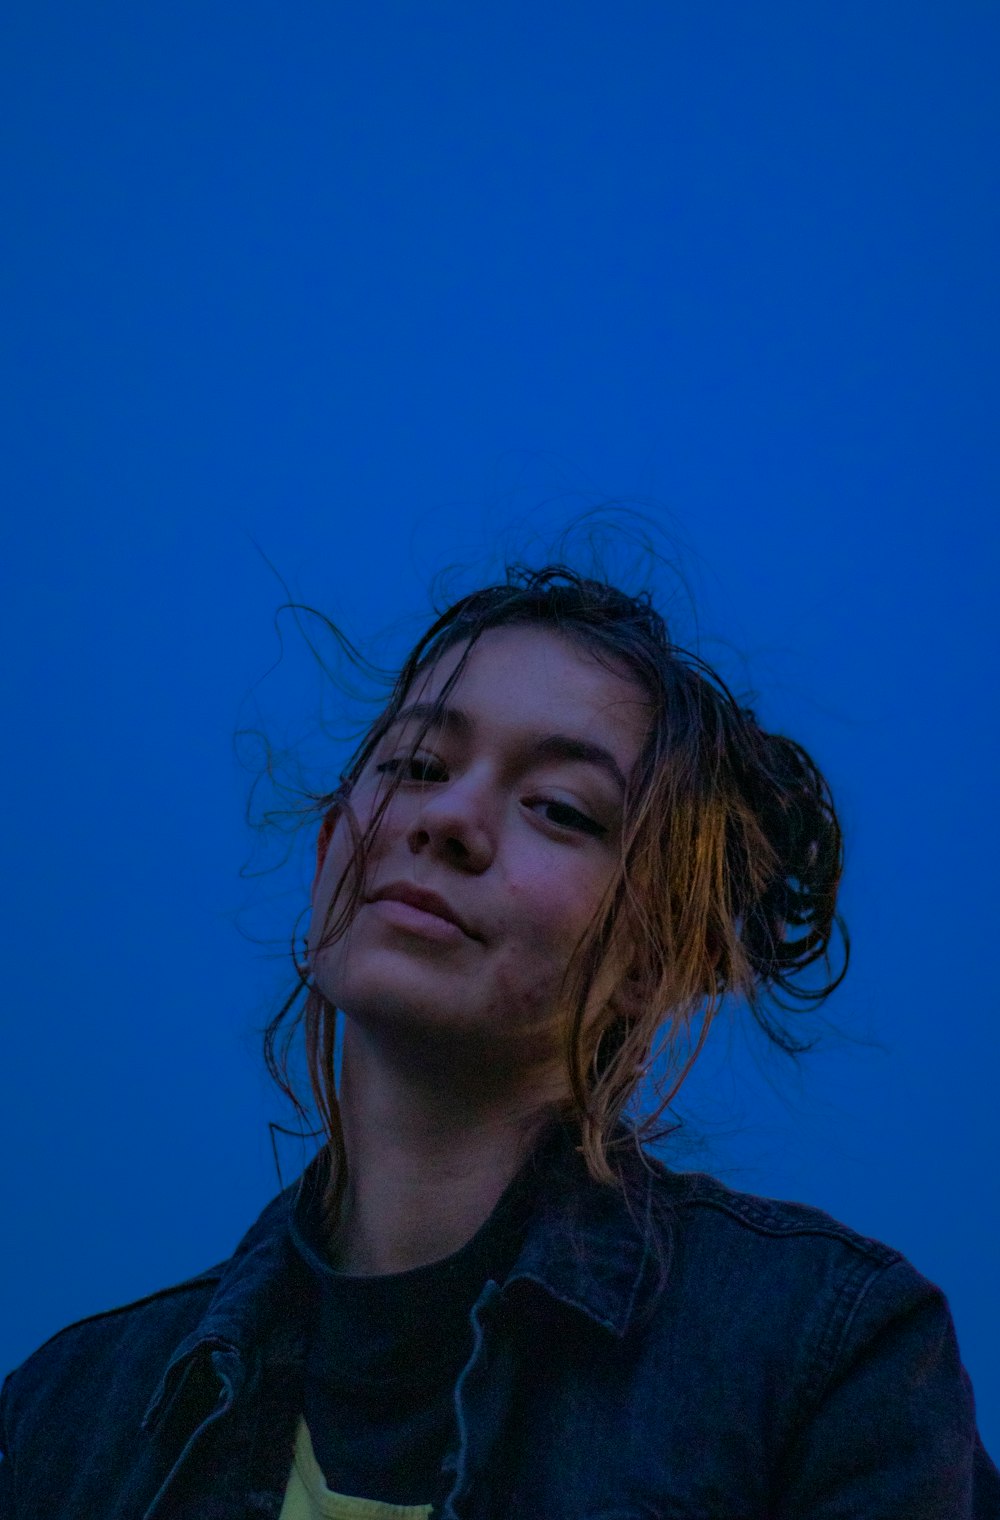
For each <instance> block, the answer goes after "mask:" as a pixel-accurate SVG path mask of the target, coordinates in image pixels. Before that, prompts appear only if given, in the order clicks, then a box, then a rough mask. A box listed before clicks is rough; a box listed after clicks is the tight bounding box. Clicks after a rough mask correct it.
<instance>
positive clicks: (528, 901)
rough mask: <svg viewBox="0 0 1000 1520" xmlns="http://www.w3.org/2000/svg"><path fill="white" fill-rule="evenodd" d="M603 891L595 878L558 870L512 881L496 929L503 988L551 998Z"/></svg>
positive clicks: (525, 995)
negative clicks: (595, 885) (582, 878)
mask: <svg viewBox="0 0 1000 1520" xmlns="http://www.w3.org/2000/svg"><path fill="white" fill-rule="evenodd" d="M599 897H600V893H599V892H597V891H594V890H592V884H591V883H589V882H587V881H580V880H575V881H573V882H572V883H568V882H567V881H566V879H565V876H563V875H556V874H553V873H542V874H539V875H536V876H534V877H533V878H532V879H531V880H530V881H525V882H522V883H519V884H514V883H511V884H510V886H509V889H508V907H509V911H508V913H506V914H505V915H504V921H503V922H502V923H501V924H500V925H499V926H498V928H499V932H498V934H497V943H498V947H499V954H498V957H497V960H496V963H495V964H496V977H497V986H498V988H500V989H501V990H503V991H506V992H508V993H511V994H514V993H517V995H518V996H519V998H520V999H521V1001H522V1002H523V1001H524V1000H525V999H527V1000H528V1001H529V1002H533V1003H535V1002H537V1004H538V1005H540V1006H541V1005H543V1004H547V1003H549V1002H550V1001H551V999H552V997H553V996H554V994H555V992H556V991H557V989H558V986H559V983H560V981H561V979H562V976H563V974H564V972H565V970H566V967H567V965H568V963H569V959H570V956H571V954H572V952H573V950H574V949H575V947H576V944H577V941H578V940H579V938H580V936H581V934H582V933H583V932H584V930H585V929H586V928H587V926H588V924H589V923H590V920H591V917H592V915H593V912H594V910H595V908H596V906H597V903H598V901H599Z"/></svg>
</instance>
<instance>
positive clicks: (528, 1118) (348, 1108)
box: [330, 1020, 552, 1276]
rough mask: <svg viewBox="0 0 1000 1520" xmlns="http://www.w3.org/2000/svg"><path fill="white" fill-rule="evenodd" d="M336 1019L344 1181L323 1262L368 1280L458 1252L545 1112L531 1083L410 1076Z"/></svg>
mask: <svg viewBox="0 0 1000 1520" xmlns="http://www.w3.org/2000/svg"><path fill="white" fill-rule="evenodd" d="M416 1069H417V1063H416V1062H414V1061H412V1060H411V1061H407V1060H406V1059H403V1060H395V1061H392V1062H390V1061H387V1060H386V1059H385V1056H384V1052H382V1051H381V1050H380V1049H379V1047H378V1046H377V1045H376V1044H375V1043H373V1041H372V1040H371V1038H370V1037H369V1036H368V1035H367V1033H366V1031H364V1030H363V1029H360V1028H359V1027H358V1025H357V1024H355V1023H354V1022H353V1021H351V1020H347V1022H346V1026H345V1030H344V1050H343V1062H342V1066H341V1077H340V1090H339V1101H340V1117H341V1123H342V1125H343V1131H344V1145H345V1150H346V1153H347V1164H348V1184H347V1187H346V1189H345V1196H344V1202H343V1205H342V1208H341V1217H340V1225H339V1228H338V1230H337V1236H336V1239H335V1240H334V1241H333V1242H331V1248H330V1249H331V1257H332V1259H333V1261H334V1263H335V1265H336V1266H337V1267H338V1268H339V1269H340V1270H341V1271H344V1272H350V1273H353V1274H358V1275H363V1276H379V1275H383V1274H387V1273H393V1272H406V1271H409V1270H411V1269H412V1268H414V1267H419V1266H424V1265H426V1264H427V1263H428V1262H433V1261H440V1260H441V1259H442V1258H443V1257H445V1256H450V1255H452V1254H453V1253H454V1252H455V1251H457V1250H459V1249H460V1248H461V1247H462V1246H463V1245H464V1244H465V1243H466V1241H468V1240H470V1239H471V1237H472V1236H473V1235H474V1234H475V1233H476V1231H477V1230H478V1229H479V1227H480V1226H481V1225H482V1224H483V1223H484V1222H485V1221H486V1219H488V1217H489V1215H490V1214H491V1213H492V1212H493V1210H494V1208H495V1207H496V1205H497V1203H498V1201H499V1199H500V1197H501V1195H502V1193H503V1192H504V1190H505V1189H506V1187H507V1186H508V1184H509V1183H510V1182H511V1181H512V1180H513V1178H514V1176H515V1174H516V1172H517V1171H518V1169H519V1168H520V1166H521V1165H522V1164H523V1162H524V1160H525V1159H526V1157H527V1155H528V1153H529V1151H530V1149H531V1147H532V1145H533V1144H534V1142H535V1140H536V1139H537V1137H538V1135H539V1133H540V1131H541V1129H542V1128H543V1126H544V1124H545V1123H546V1121H547V1119H548V1118H549V1117H550V1116H551V1113H552V1104H551V1099H550V1100H549V1101H547V1102H546V1101H543V1100H541V1099H540V1096H539V1085H538V1083H537V1081H536V1083H535V1084H534V1086H533V1089H532V1087H531V1086H529V1084H527V1083H522V1084H521V1085H520V1087H518V1088H517V1089H516V1090H515V1089H514V1088H512V1086H511V1085H510V1084H508V1083H501V1084H499V1085H498V1084H497V1083H496V1082H495V1081H494V1082H493V1083H491V1084H490V1085H489V1086H488V1087H485V1088H484V1087H482V1086H479V1087H477V1086H476V1083H475V1080H474V1078H473V1077H471V1075H470V1074H469V1073H466V1074H465V1076H464V1080H462V1081H461V1082H442V1081H441V1080H440V1073H437V1074H435V1076H434V1079H433V1080H432V1079H430V1077H427V1078H426V1079H424V1080H421V1078H420V1076H419V1075H417V1076H416V1077H415V1070H416Z"/></svg>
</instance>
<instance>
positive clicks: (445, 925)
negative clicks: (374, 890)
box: [368, 897, 469, 945]
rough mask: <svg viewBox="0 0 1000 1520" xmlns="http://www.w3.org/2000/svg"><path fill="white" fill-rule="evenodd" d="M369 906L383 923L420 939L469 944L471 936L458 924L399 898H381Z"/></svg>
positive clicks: (441, 942)
mask: <svg viewBox="0 0 1000 1520" xmlns="http://www.w3.org/2000/svg"><path fill="white" fill-rule="evenodd" d="M368 906H369V907H370V908H372V909H373V910H374V912H375V913H376V915H377V916H378V917H379V918H380V919H381V920H382V922H383V923H386V924H391V925H392V926H393V928H396V929H401V930H403V931H404V933H407V934H413V935H417V936H418V937H419V938H420V939H429V940H435V941H437V942H438V943H439V944H453V945H457V944H461V943H463V942H466V943H467V942H468V939H469V936H468V935H467V934H466V933H465V931H464V930H463V929H461V928H460V927H459V926H458V924H455V923H452V922H451V920H450V919H447V918H442V917H441V915H440V914H439V913H428V912H427V911H426V909H424V908H415V907H414V906H413V904H412V903H407V902H401V901H400V899H399V898H398V897H379V898H376V899H375V900H374V901H372V902H370V903H369V904H368Z"/></svg>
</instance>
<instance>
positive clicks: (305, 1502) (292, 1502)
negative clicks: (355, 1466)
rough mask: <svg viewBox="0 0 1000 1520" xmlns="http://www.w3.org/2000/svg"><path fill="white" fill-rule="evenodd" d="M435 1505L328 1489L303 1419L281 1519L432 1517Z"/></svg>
mask: <svg viewBox="0 0 1000 1520" xmlns="http://www.w3.org/2000/svg"><path fill="white" fill-rule="evenodd" d="M433 1508H434V1506H433V1504H383V1503H382V1501H381V1499H357V1498H352V1497H351V1495H350V1494H335V1493H334V1492H333V1490H332V1489H329V1488H327V1486H326V1480H325V1478H324V1477H323V1469H322V1468H321V1467H320V1465H319V1463H318V1462H317V1461H316V1455H315V1453H314V1451H313V1446H312V1439H311V1437H310V1435H309V1427H308V1425H307V1424H306V1422H305V1420H304V1419H302V1418H301V1417H300V1418H299V1425H298V1429H297V1431H296V1432H295V1453H294V1456H293V1459H292V1470H291V1472H290V1473H289V1475H288V1487H287V1488H286V1489H285V1502H284V1504H283V1505H282V1506H281V1514H280V1515H279V1516H278V1520H431V1512H432V1510H433Z"/></svg>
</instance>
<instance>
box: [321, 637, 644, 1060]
mask: <svg viewBox="0 0 1000 1520" xmlns="http://www.w3.org/2000/svg"><path fill="white" fill-rule="evenodd" d="M462 648H464V646H461V647H460V646H456V647H454V648H453V649H450V650H448V651H447V652H446V653H445V654H444V655H443V656H442V657H441V659H440V660H439V661H438V663H437V664H436V665H435V666H433V667H431V668H430V669H429V670H427V671H425V672H424V673H423V674H422V675H421V676H420V677H418V678H417V681H416V682H415V683H414V685H413V687H412V689H411V691H410V692H408V693H407V695H406V699H405V701H404V704H403V706H404V710H405V709H406V708H407V707H408V706H409V705H410V704H412V703H414V702H429V701H432V700H433V699H434V697H435V696H436V695H437V693H438V692H439V691H440V689H441V687H442V686H443V684H444V682H445V680H446V679H447V677H448V675H449V674H450V673H451V671H452V670H453V669H454V667H455V665H456V664H457V663H458V660H459V658H460V656H461V653H462ZM448 706H449V709H450V710H451V712H452V716H451V719H450V721H449V722H448V723H447V725H446V726H444V727H441V728H438V729H433V728H432V729H429V730H428V732H427V735H426V737H425V739H424V742H423V744H422V746H421V747H420V749H419V750H418V751H417V757H416V762H415V763H414V765H413V766H412V767H409V768H404V775H403V781H402V785H401V786H400V789H399V791H398V792H397V794H396V796H395V797H394V798H393V800H392V802H391V803H390V804H389V806H388V808H387V810H386V812H385V814H384V816H383V818H382V821H381V823H380V825H379V829H378V831H377V833H376V835H375V837H374V839H373V840H372V843H371V846H370V850H369V861H368V870H367V879H366V881H365V883H364V886H363V894H362V897H363V901H362V903H361V904H360V905H359V907H358V910H357V912H356V913H355V915H354V917H353V919H352V920H351V922H350V923H349V925H348V927H347V929H346V930H345V932H344V933H342V934H341V936H340V937H339V939H337V940H336V941H335V942H333V943H328V944H326V945H324V946H321V945H320V940H321V938H322V935H323V927H324V923H325V922H327V921H328V922H331V923H332V922H335V921H336V916H337V913H338V912H339V911H340V903H339V902H338V903H337V904H336V905H334V912H333V916H332V918H330V919H328V914H329V911H330V909H331V905H332V899H333V894H334V892H335V890H336V887H337V883H338V881H339V879H340V876H341V873H342V872H343V870H344V867H345V864H346V863H347V861H348V859H349V857H350V855H351V848H352V846H351V836H350V830H349V828H348V825H347V822H346V819H344V818H343V817H342V816H337V817H336V818H335V821H334V822H333V823H332V824H331V822H330V821H328V822H327V823H326V824H325V825H324V828H323V830H322V832H321V835H320V840H319V848H318V860H317V871H316V878H315V881H314V884H313V898H312V908H313V911H312V923H311V929H310V935H309V951H310V961H311V965H312V970H313V975H314V979H315V982H316V984H317V986H318V987H319V989H320V991H321V992H322V993H323V994H324V996H325V997H326V998H327V999H329V1001H330V1002H331V1003H333V1004H334V1005H335V1006H336V1007H337V1008H340V1009H342V1010H343V1011H344V1013H345V1015H346V1016H347V1017H348V1018H349V1019H350V1020H355V1021H357V1022H358V1023H360V1024H361V1025H363V1026H364V1027H365V1029H366V1030H367V1032H368V1033H369V1034H370V1035H371V1036H373V1037H374V1038H376V1039H377V1040H379V1041H380V1042H381V1041H382V1040H383V1039H384V1040H385V1041H386V1042H388V1043H395V1044H396V1045H397V1046H398V1047H400V1048H402V1047H405V1048H406V1049H407V1052H408V1059H409V1060H411V1061H412V1060H419V1059H420V1057H421V1056H422V1055H423V1056H425V1057H426V1058H427V1060H428V1062H432V1061H433V1060H435V1059H436V1060H437V1062H438V1063H440V1061H441V1059H447V1060H449V1061H452V1062H454V1061H460V1062H462V1061H464V1063H465V1064H466V1065H467V1066H468V1064H469V1063H470V1062H472V1063H478V1062H482V1060H483V1058H484V1057H488V1058H489V1061H490V1067H491V1069H492V1070H494V1071H495V1072H497V1073H499V1071H500V1070H501V1069H502V1068H503V1067H504V1065H505V1059H504V1058H505V1057H506V1058H507V1060H508V1061H509V1062H510V1063H512V1065H514V1066H523V1064H524V1061H525V1053H526V1051H529V1050H530V1051H531V1052H533V1053H534V1057H535V1058H536V1059H537V1061H538V1062H539V1064H541V1065H544V1064H546V1063H547V1061H549V1060H551V1059H553V1058H554V1056H555V1053H556V1051H557V1050H558V1048H559V1047H558V1043H557V1041H556V1039H555V1029H554V1025H553V1022H552V1013H553V1007H554V1002H555V998H556V994H557V991H558V987H559V983H560V980H561V978H562V976H563V973H564V971H565V970H566V967H567V964H568V962H569V958H570V955H571V952H572V950H573V947H574V945H575V944H576V942H577V940H578V939H579V937H580V935H581V934H582V933H583V931H584V929H585V928H586V926H587V924H588V923H589V921H590V919H591V917H592V915H593V914H594V912H595V910H596V908H597V906H598V904H599V902H600V899H601V897H602V894H603V892H604V890H605V888H606V887H607V885H608V883H609V881H610V879H611V877H612V875H613V872H614V870H615V866H616V862H617V859H618V833H619V831H620V828H621V823H622V804H623V791H622V784H621V778H625V777H627V776H628V775H629V772H630V771H631V769H632V766H633V765H634V763H635V761H636V760H637V758H638V756H639V752H640V749H641V746H642V743H643V738H644V735H645V731H646V726H647V723H648V720H649V707H648V703H647V702H646V700H645V698H644V694H643V692H642V689H641V687H640V686H639V685H638V683H637V682H635V681H634V680H633V679H631V678H630V677H628V676H626V675H625V674H622V675H613V674H611V673H610V672H609V671H608V670H607V669H605V668H604V666H603V665H601V664H598V663H597V661H596V660H595V659H594V658H593V657H592V656H591V655H590V654H589V653H588V652H587V651H586V650H585V649H583V648H582V647H580V646H579V645H577V644H575V643H573V642H572V641H571V640H570V639H569V638H567V637H563V636H561V635H559V634H557V633H554V632H550V631H548V630H546V629H539V628H528V627H512V628H500V629H493V630H490V631H489V632H487V633H485V634H484V635H483V636H482V637H481V638H480V640H479V642H478V643H477V644H476V646H475V648H474V649H473V650H472V653H471V655H470V657H469V660H468V663H467V665H466V667H465V670H464V671H463V673H462V675H461V676H460V677H459V679H458V682H457V684H456V685H455V687H454V688H453V689H452V691H451V693H450V694H449V697H448ZM416 727H417V724H416V722H415V720H414V719H413V718H410V719H405V718H404V719H403V721H401V722H400V721H397V723H396V725H395V726H394V727H393V728H391V729H390V730H389V732H388V733H387V734H386V736H385V737H384V738H383V740H382V742H381V743H380V745H379V746H378V748H377V749H376V750H375V751H374V753H373V754H372V756H371V758H370V760H369V762H368V765H367V767H366V769H365V770H364V772H363V773H362V775H361V776H360V777H359V779H358V781H357V782H356V784H355V787H354V790H353V793H352V799H351V800H352V803H353V805H354V808H355V810H356V813H357V816H358V822H359V825H360V827H361V828H362V830H364V828H365V827H366V826H367V823H368V821H369V818H370V816H371V814H372V812H373V811H374V808H375V806H376V803H377V802H378V800H379V799H380V797H381V795H382V793H383V790H384V787H385V784H386V782H387V781H388V779H389V776H390V774H391V773H392V768H393V767H396V766H403V767H406V751H407V749H408V747H409V745H410V743H411V742H412V740H413V738H414V737H415V733H416ZM554 736H562V739H563V740H567V739H568V740H572V741H573V742H574V743H575V745H576V746H577V749H578V751H579V750H581V749H583V748H586V747H592V749H593V753H592V754H590V755H589V756H586V755H584V754H582V753H577V754H572V753H567V752H566V750H567V746H566V745H565V743H563V744H562V745H561V746H560V743H559V742H558V741H557V740H556V739H555V737H554ZM544 741H549V743H548V745H547V747H545V745H544ZM602 754H603V763H602V761H601V758H600V757H601V755H602ZM616 770H617V772H618V773H619V778H618V779H616V776H615V771H616ZM400 882H402V883H407V884H410V885H415V886H418V887H421V888H424V889H427V890H429V891H432V892H435V893H437V894H438V896H439V897H440V898H442V899H444V902H445V903H446V904H447V905H448V907H449V908H450V909H451V910H452V911H453V912H454V913H455V914H456V915H457V916H458V917H459V919H460V920H461V921H462V923H463V924H464V925H465V929H466V931H467V932H463V930H462V929H460V928H457V927H455V926H454V925H451V926H442V924H441V920H440V919H431V920H428V919H427V918H426V917H424V916H422V915H419V914H417V913H415V911H414V910H413V909H412V908H408V907H405V906H403V905H401V904H399V903H398V902H395V903H394V902H388V901H385V900H383V901H372V900H371V899H372V897H373V894H376V893H378V892H379V891H380V890H381V889H383V888H384V887H386V886H388V885H389V884H390V883H397V884H398V883H400ZM349 884H350V883H349V880H348V881H347V882H345V891H346V888H347V886H348V885H349ZM327 937H328V936H327ZM529 1035H530V1036H531V1038H530V1040H529V1039H527V1038H526V1037H527V1036H529ZM445 1053H447V1054H446V1055H445Z"/></svg>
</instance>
